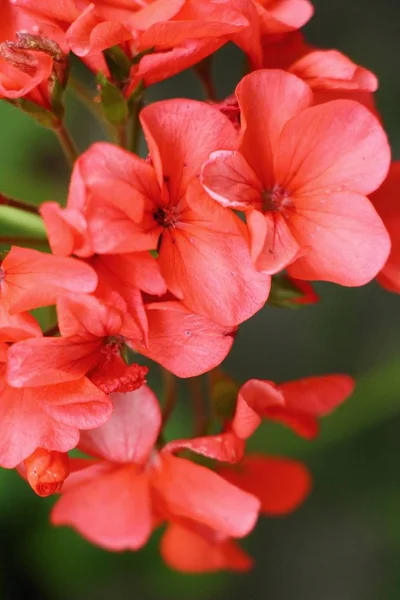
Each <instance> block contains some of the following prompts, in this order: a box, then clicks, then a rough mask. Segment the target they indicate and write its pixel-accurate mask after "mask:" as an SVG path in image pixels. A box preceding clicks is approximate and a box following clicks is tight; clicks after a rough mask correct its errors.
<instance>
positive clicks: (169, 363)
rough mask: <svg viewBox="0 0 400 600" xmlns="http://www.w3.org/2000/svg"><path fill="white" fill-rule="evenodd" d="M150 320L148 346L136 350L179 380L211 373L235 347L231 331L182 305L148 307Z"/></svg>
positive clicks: (170, 303)
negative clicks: (233, 346) (179, 378)
mask: <svg viewBox="0 0 400 600" xmlns="http://www.w3.org/2000/svg"><path fill="white" fill-rule="evenodd" d="M147 319H148V324H149V334H148V345H147V347H141V346H138V347H135V346H134V344H133V348H134V349H136V350H137V351H139V352H140V353H141V354H144V355H145V356H148V357H149V358H151V359H152V360H155V361H156V362H158V363H159V364H161V365H162V366H163V367H164V368H166V369H168V370H169V371H172V373H174V374H175V375H177V376H178V377H195V376H197V375H201V374H202V373H206V372H207V371H210V370H211V369H213V368H214V367H216V366H218V365H219V364H220V363H221V362H222V361H223V360H224V358H225V357H226V356H227V354H228V352H229V350H230V349H231V347H232V344H233V331H234V330H233V329H232V328H230V327H224V326H222V325H218V324H216V323H213V322H212V321H210V320H208V319H206V318H204V317H201V316H199V315H196V314H194V313H192V312H191V311H190V310H188V309H187V308H186V307H185V306H184V305H183V304H181V303H179V302H160V303H154V304H151V305H149V306H148V307H147ZM128 343H130V342H129V341H128ZM131 345H132V344H131Z"/></svg>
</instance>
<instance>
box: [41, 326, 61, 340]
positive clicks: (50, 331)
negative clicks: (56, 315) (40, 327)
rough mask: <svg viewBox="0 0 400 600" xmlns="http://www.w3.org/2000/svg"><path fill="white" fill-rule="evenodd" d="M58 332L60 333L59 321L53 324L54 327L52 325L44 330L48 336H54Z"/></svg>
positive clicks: (44, 333)
mask: <svg viewBox="0 0 400 600" xmlns="http://www.w3.org/2000/svg"><path fill="white" fill-rule="evenodd" d="M57 333H60V329H59V327H58V323H56V325H53V326H52V327H50V328H49V329H47V330H46V331H44V332H43V335H45V336H46V337H52V336H54V335H57Z"/></svg>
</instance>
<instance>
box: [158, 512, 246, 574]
mask: <svg viewBox="0 0 400 600" xmlns="http://www.w3.org/2000/svg"><path fill="white" fill-rule="evenodd" d="M212 533H213V532H211V533H210V534H209V535H208V536H206V535H202V534H201V532H198V531H197V530H196V528H189V527H185V526H182V525H179V524H177V523H170V524H169V525H168V528H167V530H166V532H165V533H164V535H163V538H162V540H161V548H160V550H161V555H162V557H163V558H164V560H165V562H166V563H167V565H168V566H169V567H171V568H172V569H176V570H177V571H181V572H183V573H212V572H214V571H220V570H230V571H247V570H248V569H250V567H251V565H252V561H251V559H250V557H249V556H248V555H247V554H246V553H245V552H244V551H243V550H242V549H241V548H240V546H239V545H238V544H236V542H234V541H233V540H230V539H222V540H220V539H219V538H218V535H217V534H214V539H213V536H212Z"/></svg>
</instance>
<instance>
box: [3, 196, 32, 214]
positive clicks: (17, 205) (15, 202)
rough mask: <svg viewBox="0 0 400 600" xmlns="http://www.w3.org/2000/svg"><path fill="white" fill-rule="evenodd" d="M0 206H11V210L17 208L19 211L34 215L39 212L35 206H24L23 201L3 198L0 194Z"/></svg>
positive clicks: (7, 197)
mask: <svg viewBox="0 0 400 600" xmlns="http://www.w3.org/2000/svg"><path fill="white" fill-rule="evenodd" d="M0 205H1V206H12V207H13V208H19V209H20V210H24V211H25V212H30V213H34V214H38V212H39V211H38V209H37V207H36V206H32V205H31V204H25V202H24V201H23V200H16V199H15V198H10V197H9V196H4V194H0Z"/></svg>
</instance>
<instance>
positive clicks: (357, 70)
mask: <svg viewBox="0 0 400 600" xmlns="http://www.w3.org/2000/svg"><path fill="white" fill-rule="evenodd" d="M290 72H291V73H293V74H294V75H297V77H300V78H301V79H304V81H306V82H307V83H308V85H309V86H311V87H312V88H313V89H314V90H365V91H368V92H376V90H377V89H378V80H377V78H376V76H375V75H374V74H373V73H371V71H368V70H367V69H363V68H362V67H360V66H359V65H357V64H355V63H353V62H352V61H351V60H350V59H349V58H348V57H347V56H345V55H344V54H342V53H341V52H338V51H337V50H315V51H312V52H309V53H308V54H306V56H303V57H302V58H300V60H298V61H296V62H295V63H294V64H293V65H292V66H291V67H290Z"/></svg>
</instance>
